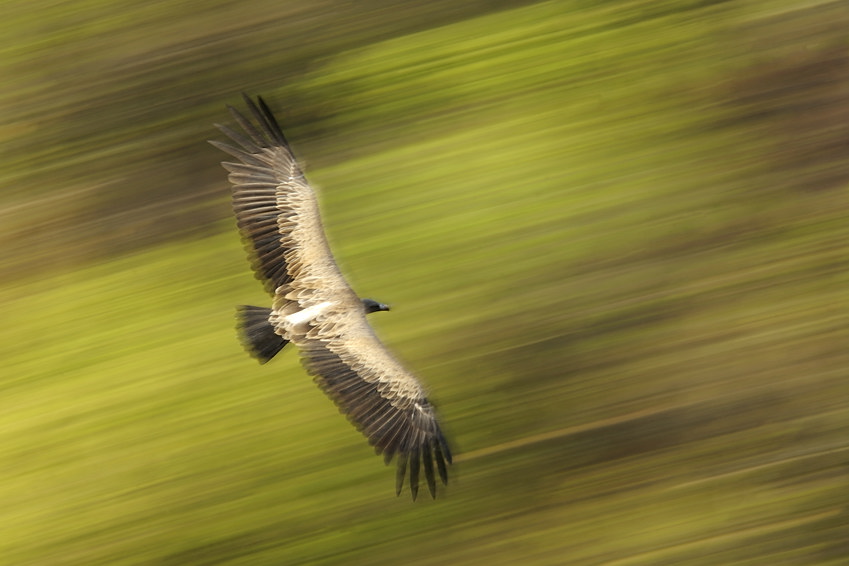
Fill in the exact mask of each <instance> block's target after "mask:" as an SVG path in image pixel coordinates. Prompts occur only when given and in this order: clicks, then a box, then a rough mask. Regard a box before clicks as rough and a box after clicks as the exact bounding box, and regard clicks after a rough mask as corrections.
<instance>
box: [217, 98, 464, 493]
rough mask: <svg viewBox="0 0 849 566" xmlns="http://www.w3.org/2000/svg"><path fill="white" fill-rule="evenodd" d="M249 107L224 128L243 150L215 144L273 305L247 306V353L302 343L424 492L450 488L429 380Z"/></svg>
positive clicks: (340, 397) (326, 384)
mask: <svg viewBox="0 0 849 566" xmlns="http://www.w3.org/2000/svg"><path fill="white" fill-rule="evenodd" d="M244 98H245V103H246V105H247V107H248V110H249V111H250V114H251V115H252V116H253V119H254V121H253V122H252V121H251V120H249V119H248V118H246V117H245V116H244V115H242V114H241V113H240V112H239V111H237V110H236V109H234V108H232V107H229V106H228V108H229V110H230V113H231V114H232V116H233V119H234V120H235V121H236V123H237V124H238V125H239V127H241V129H242V130H243V132H244V133H239V132H237V131H235V130H233V129H231V128H228V127H226V126H221V125H218V124H216V126H217V127H218V128H219V129H220V130H221V131H222V132H224V134H226V135H227V136H228V137H229V138H230V139H231V140H233V141H234V142H235V143H236V144H237V145H238V147H235V146H231V145H228V144H225V143H221V142H217V141H211V142H210V143H212V144H213V145H214V146H215V147H217V148H219V149H221V150H223V151H225V152H227V153H229V154H230V155H232V156H233V157H235V158H236V159H237V160H238V162H224V163H222V165H223V166H224V168H225V169H227V171H229V172H230V175H229V179H230V182H231V183H232V184H233V210H234V212H235V214H236V223H237V224H238V226H239V231H240V232H241V234H242V237H243V238H244V240H245V243H246V247H247V248H248V250H249V255H250V256H251V264H252V267H253V269H254V272H255V274H256V276H257V278H258V279H260V280H261V281H262V282H263V284H264V285H265V289H266V290H267V291H268V292H269V293H270V294H271V296H272V297H273V301H272V306H271V308H270V309H269V308H264V307H251V306H243V307H240V308H239V315H238V316H239V330H240V335H241V339H242V343H243V344H244V345H245V347H246V349H247V350H248V351H249V352H250V353H251V355H253V356H254V357H256V358H257V359H258V360H259V361H260V362H262V363H264V362H267V361H268V360H270V359H271V358H272V357H274V355H275V354H277V353H278V352H279V351H280V350H281V349H282V348H283V347H284V346H285V345H286V344H287V343H289V342H291V343H293V344H295V346H297V347H298V350H299V351H300V354H301V360H302V362H303V365H304V367H305V368H306V369H307V371H308V372H309V373H310V374H311V375H312V376H313V377H314V379H315V381H316V383H318V385H319V386H320V387H321V389H322V390H324V392H325V393H327V395H328V396H329V397H330V398H331V399H333V401H334V402H335V403H336V405H337V406H338V407H339V409H340V410H341V411H342V412H343V413H344V414H345V415H346V416H347V417H348V419H349V420H350V421H351V422H352V423H353V424H354V425H355V426H356V427H357V429H359V430H360V431H361V432H362V433H363V434H364V435H365V436H366V438H368V441H369V443H370V444H371V445H372V446H374V448H375V451H376V452H377V453H378V454H382V455H383V457H384V460H385V461H386V463H389V462H390V461H391V460H392V458H393V457H394V458H395V459H396V460H397V466H398V468H397V469H398V471H397V474H396V492H398V493H400V491H401V488H402V486H403V483H404V479H405V476H407V475H408V476H409V485H410V491H411V493H412V496H413V499H415V498H416V495H417V494H418V488H419V476H420V473H421V472H422V471H423V473H424V478H425V481H426V482H427V485H428V489H429V491H430V493H431V496H433V497H436V478H437V476H438V477H439V479H441V480H442V483H444V484H447V481H448V472H447V464H450V463H451V451H450V449H449V447H448V443H447V442H446V440H445V437H444V436H443V434H442V431H441V430H440V428H439V423H438V421H437V417H436V414H435V412H434V409H433V407H432V406H431V404H430V403H429V402H428V400H427V397H426V396H425V391H424V389H423V388H422V386H421V384H420V383H419V381H418V380H417V379H416V378H415V376H413V375H412V374H411V373H410V372H409V371H407V370H406V369H405V368H404V367H403V366H402V365H401V364H400V363H399V362H398V361H397V360H396V359H395V358H394V357H393V356H392V354H391V353H390V352H389V351H388V350H387V349H386V347H385V346H384V345H383V344H382V343H381V342H380V341H379V340H378V339H377V336H375V334H374V332H373V331H372V329H371V327H370V326H369V324H368V322H367V321H366V314H368V313H371V312H377V311H382V310H389V308H388V307H387V306H386V305H383V304H381V303H378V302H376V301H373V300H371V299H360V298H359V297H357V295H356V294H355V293H354V291H353V290H352V289H351V287H350V286H349V285H348V283H347V282H346V281H345V278H344V277H343V276H342V273H341V272H340V271H339V268H338V266H337V265H336V262H335V261H334V260H333V256H332V254H331V252H330V247H329V246H328V244H327V239H326V237H325V235H324V230H323V228H322V225H321V218H320V216H319V209H318V202H317V200H316V194H315V191H313V189H312V188H311V187H310V185H309V183H308V182H307V180H306V178H305V177H304V174H303V172H302V171H301V169H300V167H299V166H298V163H297V162H296V160H295V158H294V156H293V154H292V151H291V149H290V147H289V144H288V142H287V141H286V138H285V136H284V135H283V132H282V130H281V128H280V126H279V125H278V123H277V120H276V119H275V118H274V115H273V114H272V113H271V111H270V110H269V108H268V106H267V105H266V104H265V102H264V101H263V100H262V98H259V97H258V98H257V101H256V103H255V102H254V101H253V100H251V99H250V98H248V97H247V96H245V97H244Z"/></svg>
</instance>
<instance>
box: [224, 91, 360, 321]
mask: <svg viewBox="0 0 849 566" xmlns="http://www.w3.org/2000/svg"><path fill="white" fill-rule="evenodd" d="M244 99H245V103H246V104H247V106H248V109H249V110H250V112H251V114H252V115H253V117H254V119H255V120H256V122H257V123H258V126H256V125H254V124H253V123H251V121H250V120H248V119H247V118H245V117H244V116H243V115H242V114H241V113H240V112H239V111H237V110H236V109H234V108H232V107H229V106H228V108H229V110H230V113H231V114H232V115H233V118H234V119H235V120H236V122H237V123H238V124H239V126H241V128H242V129H243V130H244V134H242V133H239V132H236V131H234V130H231V129H230V128H228V127H227V126H222V125H219V124H216V126H217V127H218V128H219V129H220V130H221V131H222V132H224V133H225V134H226V135H227V136H228V137H229V138H230V139H231V140H233V141H234V142H236V143H237V144H238V145H239V146H240V147H239V148H236V147H234V146H231V145H228V144H225V143H221V142H217V141H210V143H211V144H212V145H214V146H215V147H217V148H219V149H221V150H223V151H225V152H227V153H229V154H230V155H232V156H233V157H235V158H237V159H238V160H239V163H231V162H224V163H222V165H223V166H224V168H225V169H227V170H228V171H229V172H230V175H229V177H228V178H229V180H230V182H231V183H232V184H233V210H234V212H235V214H236V223H237V224H238V226H239V231H240V232H241V234H242V237H243V239H244V241H245V247H246V248H247V249H248V252H249V256H250V258H251V264H252V267H253V270H254V273H255V275H256V276H257V278H258V279H260V280H261V281H262V282H263V284H264V285H265V289H266V290H267V291H268V292H269V293H270V294H271V295H273V296H274V297H275V307H277V308H281V309H282V308H283V307H284V306H285V305H286V304H287V303H288V302H290V301H297V302H298V303H299V304H300V306H302V307H307V306H311V305H313V304H315V301H314V299H315V297H316V296H325V297H326V296H333V297H334V298H335V299H336V300H345V301H347V302H349V303H350V304H351V305H352V307H353V306H354V305H355V304H356V305H359V303H360V301H359V299H358V298H357V297H356V295H355V294H354V292H353V291H352V290H351V288H350V287H349V286H348V283H347V282H346V281H345V278H344V277H343V276H342V274H341V273H340V272H339V268H338V267H337V266H336V262H335V261H334V260H333V255H332V254H331V252H330V247H329V246H328V244H327V239H326V237H325V235H324V229H323V228H322V225H321V217H320V215H319V210H318V202H317V199H316V194H315V191H313V189H312V188H311V187H310V185H309V183H308V182H307V180H306V178H305V177H304V174H303V172H302V171H301V169H300V167H299V166H298V163H297V161H296V160H295V157H294V155H293V154H292V150H291V149H290V147H289V144H288V142H287V141H286V137H285V136H284V135H283V132H282V130H281V129H280V126H279V125H278V123H277V120H276V119H275V118H274V115H273V114H272V113H271V110H269V108H268V106H267V105H266V104H265V102H264V101H263V100H262V98H257V103H256V104H255V103H254V102H253V101H252V100H251V99H250V98H248V97H247V96H245V97H244ZM319 302H320V301H319Z"/></svg>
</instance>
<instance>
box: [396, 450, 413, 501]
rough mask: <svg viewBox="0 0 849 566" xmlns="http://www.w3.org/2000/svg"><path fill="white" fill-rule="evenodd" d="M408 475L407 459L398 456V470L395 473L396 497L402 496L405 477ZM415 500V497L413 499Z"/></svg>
mask: <svg viewBox="0 0 849 566" xmlns="http://www.w3.org/2000/svg"><path fill="white" fill-rule="evenodd" d="M406 475H407V459H406V458H405V457H404V456H403V455H402V456H398V468H397V470H396V472H395V495H396V496H397V495H401V489H402V488H403V487H404V476H406ZM413 499H415V497H414V498H413Z"/></svg>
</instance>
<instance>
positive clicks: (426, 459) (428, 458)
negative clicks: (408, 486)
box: [422, 440, 436, 499]
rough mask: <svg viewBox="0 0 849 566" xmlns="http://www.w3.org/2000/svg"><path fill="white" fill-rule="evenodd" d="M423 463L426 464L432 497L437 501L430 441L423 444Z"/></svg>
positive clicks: (426, 478)
mask: <svg viewBox="0 0 849 566" xmlns="http://www.w3.org/2000/svg"><path fill="white" fill-rule="evenodd" d="M422 463H423V464H424V473H425V480H427V489H428V491H430V496H431V497H432V498H433V499H436V478H435V477H434V475H433V455H432V454H431V452H430V441H429V440H425V441H424V443H423V444H422Z"/></svg>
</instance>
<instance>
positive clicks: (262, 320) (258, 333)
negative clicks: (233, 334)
mask: <svg viewBox="0 0 849 566" xmlns="http://www.w3.org/2000/svg"><path fill="white" fill-rule="evenodd" d="M270 316H271V309H266V308H263V307H251V306H247V305H241V306H239V307H237V308H236V320H237V323H236V329H237V330H238V332H239V340H240V341H241V342H242V346H244V348H245V350H246V351H247V352H248V353H249V354H250V355H251V356H253V357H254V358H256V359H257V360H259V363H261V364H264V363H265V362H267V361H268V360H270V359H271V358H273V357H274V356H275V354H277V352H279V351H280V350H282V349H283V346H285V345H286V344H287V343H288V342H289V341H288V340H286V339H284V338H283V337H282V336H280V335H279V334H277V333H276V332H274V327H273V326H272V325H271V323H270V322H268V317H270Z"/></svg>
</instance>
